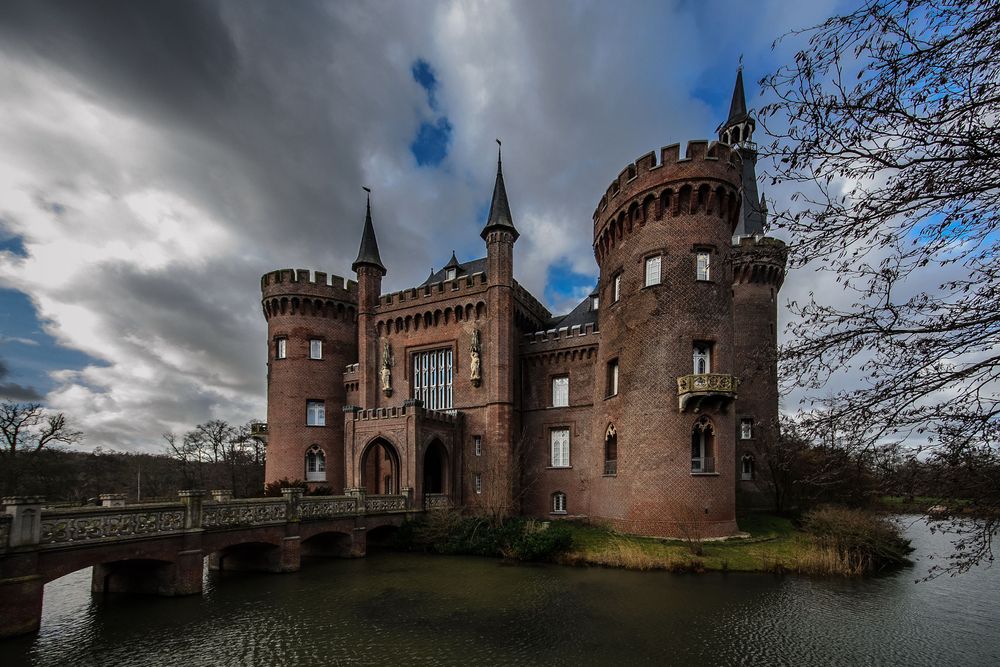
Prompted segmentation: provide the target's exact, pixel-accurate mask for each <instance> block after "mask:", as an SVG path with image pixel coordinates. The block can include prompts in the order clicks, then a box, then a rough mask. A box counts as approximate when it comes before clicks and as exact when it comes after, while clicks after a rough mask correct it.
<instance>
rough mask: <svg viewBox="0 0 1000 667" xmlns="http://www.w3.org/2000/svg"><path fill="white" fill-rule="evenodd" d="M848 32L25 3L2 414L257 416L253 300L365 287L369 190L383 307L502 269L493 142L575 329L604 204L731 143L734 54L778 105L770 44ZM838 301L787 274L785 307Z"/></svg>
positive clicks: (496, 9)
mask: <svg viewBox="0 0 1000 667" xmlns="http://www.w3.org/2000/svg"><path fill="white" fill-rule="evenodd" d="M836 8H837V3H835V2H833V1H832V0H816V1H814V2H809V3H802V2H799V3H792V2H782V1H775V2H764V1H761V2H752V3H751V2H721V1H719V2H711V1H709V2H688V1H679V2H664V1H649V2H643V1H635V2H625V1H621V0H619V1H616V2H572V3H571V2H555V1H551V2H531V1H529V2H500V1H494V2H489V3H485V2H429V1H427V2H423V1H422V2H401V1H400V2H383V1H378V0H373V1H369V2H305V1H297V2H294V3H279V2H236V1H233V2H227V1H223V2H214V1H213V2H210V1H204V2H193V1H178V2H165V1H163V2H157V1H152V2H142V3H136V2H128V1H123V2H108V1H93V2H86V3H83V2H72V1H67V2H48V1H44V0H30V1H21V0H5V1H4V2H3V3H0V117H2V118H3V122H2V123H0V156H2V159H0V398H6V399H9V400H19V401H29V400H37V401H40V402H43V403H44V404H45V405H47V406H49V407H50V408H52V409H54V410H60V411H63V412H65V413H66V414H67V416H68V417H70V419H71V420H72V422H73V423H74V424H75V425H76V426H77V427H78V428H79V429H80V430H82V431H84V433H85V435H86V441H85V445H84V447H86V448H93V447H97V446H101V447H104V448H117V449H124V450H144V451H158V450H161V449H162V440H161V434H162V433H164V432H168V431H172V432H182V431H186V430H188V429H190V428H192V427H193V426H194V425H195V424H197V423H200V422H203V421H206V420H208V419H214V418H220V419H226V420H228V421H231V422H245V421H247V420H249V419H252V418H259V419H262V418H263V417H264V415H265V411H266V392H265V372H266V365H265V364H266V344H267V341H266V324H265V321H264V318H263V316H262V314H261V309H260V294H259V280H260V276H261V275H262V274H263V273H265V272H267V271H270V270H273V269H277V268H292V267H294V268H309V269H315V270H321V271H326V272H328V273H333V274H338V275H347V276H350V275H351V273H350V266H351V262H352V260H353V259H354V257H355V255H356V254H357V249H358V243H359V240H360V235H361V229H362V224H363V220H364V207H365V199H364V195H365V193H364V192H363V191H362V189H361V188H362V186H369V187H371V188H372V190H373V194H372V210H373V217H374V222H375V227H376V230H377V234H378V239H379V248H380V251H381V256H382V259H383V262H384V263H385V265H386V266H387V267H388V270H389V272H388V275H387V276H386V278H385V280H384V282H383V289H384V290H385V291H393V290H398V289H403V288H406V287H410V286H413V285H417V284H419V283H421V282H422V281H423V280H424V279H425V278H426V276H427V275H428V272H429V271H430V270H431V269H432V268H433V269H440V268H441V267H442V266H443V265H444V264H445V263H446V262H447V261H448V259H449V257H450V256H451V252H452V250H454V251H455V252H456V253H457V255H458V257H459V260H460V261H465V260H469V259H473V258H476V257H480V256H482V255H484V254H485V248H484V245H483V242H482V239H481V238H480V237H479V231H480V229H481V227H482V224H483V222H484V220H485V217H486V214H487V211H488V208H489V202H490V197H491V195H492V184H493V180H494V176H495V169H496V143H495V139H496V138H498V137H499V138H502V140H503V150H504V177H505V181H506V185H507V193H508V195H509V198H510V204H511V209H512V214H513V217H514V223H515V225H516V226H517V228H518V230H519V231H520V233H521V236H520V239H519V240H518V242H517V244H516V246H515V277H516V278H517V280H518V281H519V282H520V283H521V284H523V285H525V286H526V287H528V288H529V289H530V290H531V291H532V292H533V293H534V294H536V295H537V296H538V297H539V298H540V299H542V300H543V301H544V302H545V303H546V304H547V305H548V306H549V308H550V309H551V310H552V311H553V312H554V313H564V312H567V311H568V310H570V309H571V308H572V307H573V306H574V305H575V304H576V303H577V302H579V301H580V300H581V299H582V298H584V297H585V296H586V295H587V294H588V293H589V292H590V291H591V289H592V288H593V286H594V284H595V282H596V279H597V265H596V263H595V261H594V256H593V249H592V246H591V243H592V238H591V230H592V227H591V225H592V217H591V216H592V214H593V211H594V208H595V206H596V204H597V202H598V200H599V198H600V196H601V194H602V193H603V192H604V190H605V189H606V187H607V185H608V183H610V181H611V180H612V179H613V178H614V177H615V176H617V174H618V173H619V172H620V171H621V169H622V168H623V167H624V166H625V165H626V164H627V163H629V162H631V161H633V160H634V159H635V158H637V157H638V156H640V155H643V154H645V153H647V152H649V151H650V150H654V149H656V148H658V147H660V146H664V145H668V144H672V143H676V142H680V143H682V144H683V143H684V142H686V141H688V140H691V139H703V138H714V137H715V129H716V127H717V125H718V124H719V122H721V121H722V120H723V119H724V118H725V115H726V112H727V111H728V106H729V101H730V97H731V95H732V87H733V82H734V78H735V75H736V68H737V64H738V63H739V61H740V58H741V56H742V59H743V64H744V73H745V76H746V78H747V96H748V103H749V105H750V106H751V107H759V106H760V105H761V104H762V103H763V100H762V99H761V98H760V97H759V86H757V85H756V83H755V82H756V80H757V79H759V78H760V77H761V76H763V75H765V74H767V73H768V72H770V71H772V70H774V69H775V68H777V67H778V66H779V65H780V64H781V63H783V62H787V61H789V60H790V59H791V58H792V56H793V54H794V51H793V50H792V48H791V46H789V45H788V44H786V43H780V44H779V45H778V46H777V47H776V48H774V49H772V42H773V41H774V40H775V39H776V38H778V37H780V36H781V35H782V34H783V33H785V32H787V31H788V30H792V29H794V28H800V27H806V26H810V25H813V24H815V23H817V22H819V21H821V20H823V19H824V18H826V17H827V16H828V15H830V14H831V13H833V12H834V10H835V9H836ZM759 171H760V172H765V173H766V165H764V164H761V165H759ZM761 189H762V191H763V192H764V193H765V194H766V195H767V196H768V198H769V199H770V200H772V201H773V204H772V208H773V207H774V206H781V203H782V197H785V196H786V194H785V193H782V192H781V191H778V190H773V189H770V188H769V187H768V185H767V184H766V183H762V184H761ZM822 280H825V278H820V277H819V276H817V275H814V274H812V273H809V272H808V271H803V272H798V273H793V274H791V275H789V276H788V278H787V280H786V284H785V287H784V289H783V290H782V303H783V304H784V303H787V301H789V300H793V299H796V298H797V299H799V300H802V299H803V298H804V297H805V295H806V294H807V293H808V292H809V290H811V289H819V288H821V287H822V285H821V281H822ZM781 316H782V317H783V318H785V319H787V312H786V311H785V308H784V306H783V307H782V315H781Z"/></svg>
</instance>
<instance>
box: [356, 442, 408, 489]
mask: <svg viewBox="0 0 1000 667" xmlns="http://www.w3.org/2000/svg"><path fill="white" fill-rule="evenodd" d="M361 485H362V486H363V487H364V488H365V491H366V492H367V493H370V494H373V495H378V494H386V495H389V494H397V493H399V455H398V454H397V453H396V448H395V447H393V446H392V445H391V444H389V443H388V442H387V441H385V440H383V439H381V438H379V439H377V440H373V441H372V442H371V443H370V444H369V445H368V447H366V448H365V452H364V454H362V456H361Z"/></svg>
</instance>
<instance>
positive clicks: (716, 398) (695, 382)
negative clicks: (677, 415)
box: [677, 373, 740, 412]
mask: <svg viewBox="0 0 1000 667" xmlns="http://www.w3.org/2000/svg"><path fill="white" fill-rule="evenodd" d="M739 383H740V381H739V380H738V379H736V378H735V377H733V376H732V375H723V374H722V373H700V374H692V375H682V376H680V377H679V378H677V403H678V408H679V409H680V411H681V412H684V411H685V410H686V409H688V407H691V408H692V409H693V410H694V411H695V412H697V411H698V410H699V409H700V408H701V406H702V404H703V403H707V402H713V403H721V402H726V401H732V400H734V399H735V398H736V387H737V386H739Z"/></svg>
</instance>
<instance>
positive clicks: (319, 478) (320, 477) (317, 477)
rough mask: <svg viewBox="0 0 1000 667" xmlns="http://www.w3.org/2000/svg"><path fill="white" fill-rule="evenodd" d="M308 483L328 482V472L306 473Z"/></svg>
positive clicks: (313, 471)
mask: <svg viewBox="0 0 1000 667" xmlns="http://www.w3.org/2000/svg"><path fill="white" fill-rule="evenodd" d="M306 481H307V482H325V481H326V471H325V470H308V471H306Z"/></svg>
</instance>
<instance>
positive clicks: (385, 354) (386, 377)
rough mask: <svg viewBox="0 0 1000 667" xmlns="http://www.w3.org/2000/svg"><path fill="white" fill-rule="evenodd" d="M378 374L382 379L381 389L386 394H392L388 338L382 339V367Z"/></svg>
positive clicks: (390, 356)
mask: <svg viewBox="0 0 1000 667" xmlns="http://www.w3.org/2000/svg"><path fill="white" fill-rule="evenodd" d="M378 375H379V379H380V380H381V381H382V391H383V392H385V395H386V396H392V347H391V346H390V345H389V341H388V340H384V341H382V369H381V370H380V371H379V374H378Z"/></svg>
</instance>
